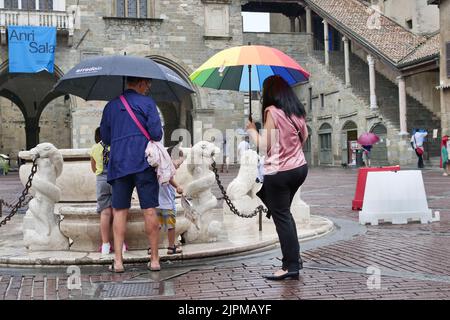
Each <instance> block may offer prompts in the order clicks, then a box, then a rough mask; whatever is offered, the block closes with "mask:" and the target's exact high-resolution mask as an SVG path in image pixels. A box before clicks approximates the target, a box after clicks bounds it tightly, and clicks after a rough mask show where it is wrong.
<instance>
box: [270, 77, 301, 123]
mask: <svg viewBox="0 0 450 320" xmlns="http://www.w3.org/2000/svg"><path fill="white" fill-rule="evenodd" d="M270 106H275V107H277V108H278V109H281V110H283V111H284V113H285V114H286V115H287V116H288V117H290V116H291V115H296V116H297V117H303V118H304V117H305V116H306V111H305V108H304V107H303V104H302V103H301V102H300V100H298V97H297V95H296V94H295V92H294V90H293V89H292V88H291V87H290V86H289V84H288V83H287V81H286V80H284V79H283V78H282V77H281V76H270V77H268V78H266V80H264V83H263V94H262V117H263V122H266V119H265V114H264V111H265V110H266V108H267V107H270Z"/></svg>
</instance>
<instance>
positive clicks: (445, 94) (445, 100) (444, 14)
mask: <svg viewBox="0 0 450 320" xmlns="http://www.w3.org/2000/svg"><path fill="white" fill-rule="evenodd" d="M434 7H437V6H434ZM439 10H440V23H441V57H448V55H449V53H448V52H447V50H446V48H445V46H446V43H448V42H449V41H450V0H443V1H441V2H440V5H439ZM448 63H450V62H448V61H446V59H440V81H439V84H440V86H441V87H442V89H441V90H440V93H441V114H442V118H441V120H442V122H441V123H442V131H443V133H444V134H447V135H450V77H449V76H448V75H447V70H448V69H449V67H448Z"/></svg>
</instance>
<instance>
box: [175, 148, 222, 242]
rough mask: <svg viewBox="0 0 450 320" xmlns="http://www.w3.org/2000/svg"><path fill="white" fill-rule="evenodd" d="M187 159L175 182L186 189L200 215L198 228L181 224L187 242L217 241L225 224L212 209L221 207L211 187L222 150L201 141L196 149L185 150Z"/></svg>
mask: <svg viewBox="0 0 450 320" xmlns="http://www.w3.org/2000/svg"><path fill="white" fill-rule="evenodd" d="M182 151H183V153H184V155H185V157H186V159H185V161H184V163H183V164H182V165H181V166H180V168H179V169H178V170H177V174H176V175H175V180H176V181H177V182H178V183H179V184H181V185H182V186H183V188H184V191H185V194H186V197H188V198H191V199H192V209H193V210H195V212H196V214H197V215H198V216H199V221H198V223H197V225H198V228H197V227H196V226H195V225H194V224H193V223H190V222H189V223H188V222H187V221H185V220H186V219H180V220H178V221H179V222H180V223H179V222H178V221H177V228H178V225H180V227H181V228H182V229H186V228H187V231H186V232H184V233H183V238H184V239H185V240H186V242H212V241H216V240H217V236H218V234H219V233H220V231H221V226H222V222H221V221H218V220H217V219H215V217H214V215H213V213H212V209H214V208H215V207H216V205H217V199H216V197H215V196H214V195H213V194H212V192H211V188H212V186H213V185H214V184H215V183H216V180H215V175H214V173H213V172H212V171H211V170H210V165H211V164H212V162H213V159H214V155H216V154H219V153H220V149H219V148H217V147H216V146H215V145H214V144H213V143H211V142H208V141H200V142H198V143H196V144H195V145H194V146H193V147H192V148H182Z"/></svg>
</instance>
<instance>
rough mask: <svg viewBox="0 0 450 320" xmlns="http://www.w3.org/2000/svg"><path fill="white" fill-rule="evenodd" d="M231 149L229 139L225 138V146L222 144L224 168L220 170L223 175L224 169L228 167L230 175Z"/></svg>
mask: <svg viewBox="0 0 450 320" xmlns="http://www.w3.org/2000/svg"><path fill="white" fill-rule="evenodd" d="M229 149H230V147H229V146H228V143H227V139H225V138H223V144H222V152H223V162H222V168H221V169H220V172H222V173H223V168H224V167H225V166H226V172H227V173H228V167H229V166H230V150H229Z"/></svg>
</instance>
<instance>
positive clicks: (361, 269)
mask: <svg viewBox="0 0 450 320" xmlns="http://www.w3.org/2000/svg"><path fill="white" fill-rule="evenodd" d="M235 174H236V170H235V169H234V170H232V171H231V172H230V174H228V175H225V176H224V178H223V182H224V184H225V185H227V184H228V183H229V182H230V181H231V179H232V178H233V175H235ZM356 175H357V171H356V170H352V169H341V168H312V169H311V170H310V173H309V177H308V179H307V181H306V183H305V185H304V187H303V188H302V198H303V199H304V200H305V201H306V202H307V203H308V204H309V205H310V206H311V213H312V214H317V215H322V216H326V217H330V218H339V219H345V220H348V221H353V222H357V220H358V214H357V212H355V211H352V210H351V200H352V198H353V195H354V191H355V182H356ZM423 175H424V181H425V189H426V191H427V197H428V204H429V207H430V208H431V209H432V210H433V211H439V212H440V214H441V222H435V223H432V224H428V225H422V224H419V223H411V224H408V225H390V224H386V225H379V226H373V227H372V226H367V230H366V232H364V233H362V234H357V235H355V236H354V237H352V238H351V239H347V240H341V241H337V242H332V243H330V244H326V245H321V246H318V247H316V248H312V249H309V250H302V257H303V260H304V269H303V270H302V271H301V275H300V280H299V281H294V280H290V281H281V282H274V281H266V280H265V279H264V278H262V277H261V275H262V274H265V273H270V272H272V271H273V270H274V268H276V267H278V266H279V265H280V261H279V260H278V257H279V255H280V253H279V249H276V250H274V251H272V254H267V253H266V254H261V256H257V255H256V257H255V256H241V257H240V258H239V260H223V261H222V260H220V259H216V261H217V262H215V260H212V261H211V260H210V261H208V263H204V264H202V263H201V262H200V263H197V264H196V265H195V267H189V264H188V263H186V264H184V265H183V266H180V267H179V268H185V269H186V268H188V270H187V271H186V272H182V273H181V275H178V276H174V277H168V278H166V279H161V278H157V279H156V280H154V279H153V280H152V278H151V276H152V274H150V273H149V272H148V271H146V270H145V268H144V266H141V265H136V266H128V268H127V270H128V271H127V272H126V273H124V274H111V273H108V272H107V271H106V270H105V267H82V269H81V270H82V277H81V281H82V283H81V284H82V286H81V290H77V289H73V290H69V289H68V287H67V280H68V275H67V274H66V273H65V272H64V271H61V270H63V269H60V270H59V269H58V270H55V269H46V268H40V269H23V268H22V269H17V268H12V267H11V268H2V269H0V299H5V300H17V299H20V300H30V299H33V300H41V299H47V300H54V299H99V298H101V297H105V296H106V295H104V293H107V292H106V291H104V290H105V288H106V289H108V288H109V289H108V290H110V289H111V287H114V286H116V285H117V288H116V289H118V292H119V291H120V290H119V289H121V288H122V289H124V290H125V289H127V288H128V289H129V290H128V291H127V292H129V294H130V296H128V297H120V296H118V297H117V298H132V299H142V298H147V299H158V300H175V299H187V300H191V299H192V300H204V299H218V300H221V299H230V300H244V299H248V300H256V299H283V300H284V299H294V300H297V299H314V300H316V299H318V300H319V299H337V300H341V299H429V300H436V299H450V241H449V240H450V197H449V195H450V192H449V191H447V190H450V178H448V177H442V176H441V172H439V171H437V170H425V171H423ZM19 192H20V184H19V183H18V180H17V175H14V174H13V175H9V176H7V177H0V197H2V198H4V199H5V200H7V201H13V200H14V197H15V195H16V194H18V193H19ZM214 193H215V195H216V196H217V197H219V196H220V193H219V192H218V189H215V190H214ZM4 214H5V213H4ZM0 232H1V230H0ZM336 232H337V233H338V232H339V230H338V231H336ZM367 267H377V268H379V270H380V272H381V277H380V286H379V288H375V289H373V288H372V289H371V288H370V287H369V286H368V284H369V285H370V284H373V283H371V282H370V279H371V278H369V276H370V274H368V273H367V269H366V268H367ZM163 268H164V266H163ZM166 268H167V270H169V271H170V270H172V271H173V272H176V271H177V270H178V269H177V268H178V267H177V266H176V265H173V266H166ZM161 272H163V271H161ZM149 276H150V278H149ZM136 284H140V285H141V288H142V286H145V285H146V284H149V287H148V288H149V290H148V292H149V293H148V295H147V296H145V295H144V296H142V294H141V295H140V296H136V295H135V296H133V291H132V289H133V288H136V287H133V286H136ZM150 284H151V286H150ZM108 286H109V287H108ZM120 286H121V287H120ZM127 286H128V287H127ZM102 290H103V291H102ZM141 291H142V290H141Z"/></svg>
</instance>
